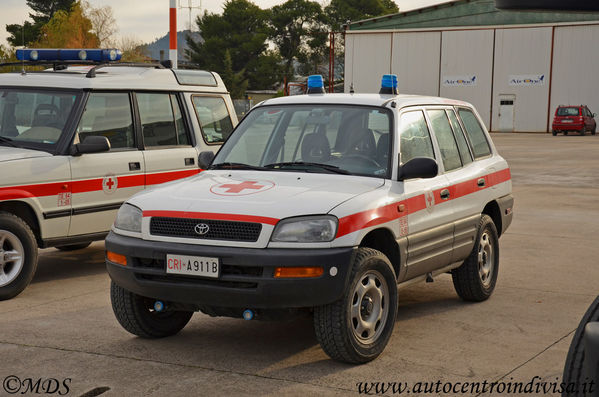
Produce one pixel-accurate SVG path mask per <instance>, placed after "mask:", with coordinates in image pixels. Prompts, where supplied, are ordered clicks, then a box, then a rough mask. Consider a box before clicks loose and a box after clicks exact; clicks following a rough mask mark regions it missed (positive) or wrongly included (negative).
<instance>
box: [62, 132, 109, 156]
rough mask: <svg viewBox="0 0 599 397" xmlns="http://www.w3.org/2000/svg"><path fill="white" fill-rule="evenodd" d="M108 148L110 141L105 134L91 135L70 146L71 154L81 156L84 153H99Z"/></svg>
mask: <svg viewBox="0 0 599 397" xmlns="http://www.w3.org/2000/svg"><path fill="white" fill-rule="evenodd" d="M109 150H110V141H109V140H108V138H106V137H105V136H99V135H91V136H88V137H87V138H85V139H84V140H83V142H82V143H77V144H75V145H73V146H71V155H72V156H81V155H82V154H85V153H100V152H107V151H109Z"/></svg>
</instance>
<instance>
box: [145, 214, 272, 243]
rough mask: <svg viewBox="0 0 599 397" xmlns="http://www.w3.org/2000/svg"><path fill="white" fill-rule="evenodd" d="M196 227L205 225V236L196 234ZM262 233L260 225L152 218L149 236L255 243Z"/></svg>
mask: <svg viewBox="0 0 599 397" xmlns="http://www.w3.org/2000/svg"><path fill="white" fill-rule="evenodd" d="M197 225H207V226H208V232H207V233H206V234H203V235H201V234H199V233H196V230H195V229H196V226H197ZM261 231H262V224H261V223H254V222H234V221H219V220H208V219H186V218H166V217H153V218H152V220H151V221H150V234H153V235H155V236H167V237H182V238H194V239H202V240H227V241H245V242H255V241H258V238H259V237H260V232H261Z"/></svg>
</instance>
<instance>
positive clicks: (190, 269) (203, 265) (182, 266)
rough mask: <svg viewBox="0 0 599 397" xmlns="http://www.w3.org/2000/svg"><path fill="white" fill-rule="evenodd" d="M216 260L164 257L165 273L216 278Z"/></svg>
mask: <svg viewBox="0 0 599 397" xmlns="http://www.w3.org/2000/svg"><path fill="white" fill-rule="evenodd" d="M219 269H220V266H219V261H218V258H212V257H207V256H186V255H173V254H167V255H166V272H167V273H168V274H183V275H185V276H197V277H210V278H218V276H219Z"/></svg>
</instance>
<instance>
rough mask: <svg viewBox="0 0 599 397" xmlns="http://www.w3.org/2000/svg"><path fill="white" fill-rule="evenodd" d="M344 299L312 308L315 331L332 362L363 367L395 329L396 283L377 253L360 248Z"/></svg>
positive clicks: (381, 347)
mask: <svg viewBox="0 0 599 397" xmlns="http://www.w3.org/2000/svg"><path fill="white" fill-rule="evenodd" d="M350 280H351V281H350V283H349V285H348V286H347V287H346V291H345V293H344V294H343V297H342V298H341V299H340V300H338V301H336V302H333V303H331V304H328V305H324V306H319V307H315V308H314V330H315V332H316V339H318V342H319V343H320V346H321V347H322V349H323V350H324V351H325V353H327V354H328V355H329V356H330V357H331V358H332V359H334V360H337V361H341V362H346V363H350V364H362V363H366V362H368V361H371V360H374V359H375V358H376V357H378V356H379V354H381V352H382V351H383V349H384V348H385V346H387V342H389V338H390V337H391V333H392V332H393V327H394V326H395V318H396V315H397V281H396V278H395V273H394V271H393V268H392V266H391V263H390V262H389V259H387V257H386V256H385V255H384V254H383V253H382V252H380V251H377V250H374V249H371V248H359V249H358V252H357V254H356V256H355V258H354V262H353V266H352V274H351V277H350Z"/></svg>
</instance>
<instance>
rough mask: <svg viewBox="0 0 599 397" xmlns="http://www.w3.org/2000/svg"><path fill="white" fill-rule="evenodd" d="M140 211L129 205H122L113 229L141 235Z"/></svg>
mask: <svg viewBox="0 0 599 397" xmlns="http://www.w3.org/2000/svg"><path fill="white" fill-rule="evenodd" d="M141 218H142V213H141V210H140V209H139V208H137V207H135V206H133V205H131V204H123V205H121V208H119V212H118V213H117V214H116V219H115V221H114V227H115V228H117V229H121V230H127V231H129V232H137V233H141Z"/></svg>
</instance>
